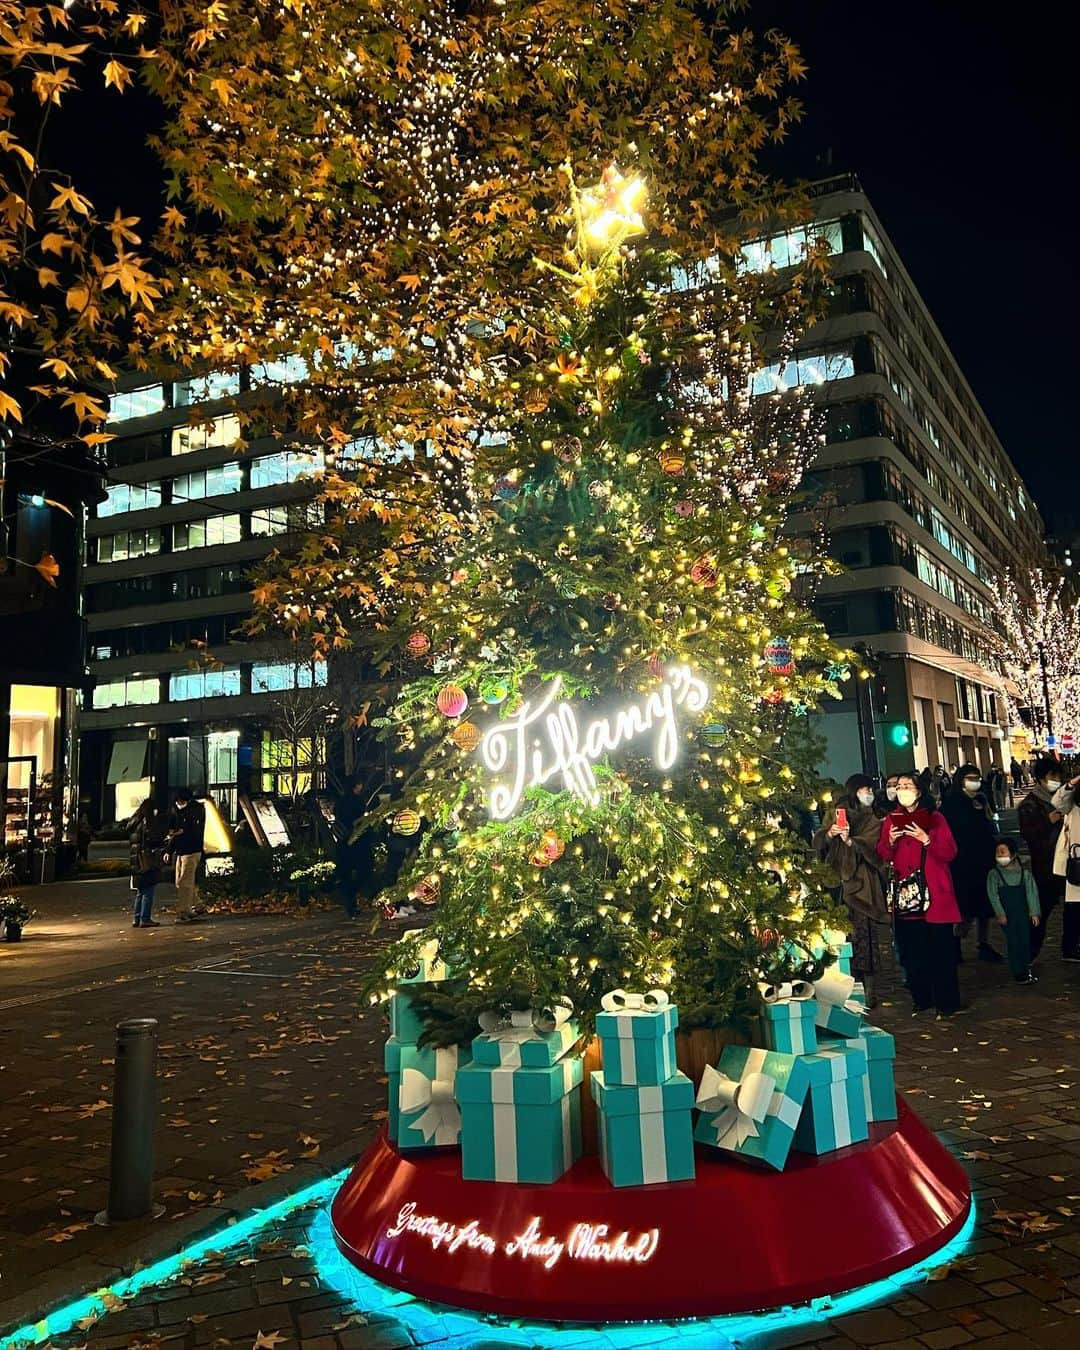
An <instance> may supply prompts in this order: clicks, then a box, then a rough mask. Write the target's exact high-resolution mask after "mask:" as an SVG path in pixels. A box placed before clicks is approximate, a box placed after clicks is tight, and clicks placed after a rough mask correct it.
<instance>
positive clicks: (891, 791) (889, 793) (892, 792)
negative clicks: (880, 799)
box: [885, 787, 896, 802]
mask: <svg viewBox="0 0 1080 1350" xmlns="http://www.w3.org/2000/svg"><path fill="white" fill-rule="evenodd" d="M885 796H886V797H887V798H888V800H889V801H891V802H894V801H896V788H894V787H887V788H886V789H885Z"/></svg>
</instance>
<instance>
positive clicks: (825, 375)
mask: <svg viewBox="0 0 1080 1350" xmlns="http://www.w3.org/2000/svg"><path fill="white" fill-rule="evenodd" d="M854 374H855V359H854V357H853V356H852V354H851V352H850V351H849V350H846V349H837V350H834V351H831V352H805V353H803V355H801V356H798V357H794V356H793V357H792V358H791V360H790V361H787V362H785V363H784V364H783V365H780V364H779V363H778V362H777V363H774V364H773V365H771V366H764V367H762V369H761V370H756V371H755V372H754V374H753V377H752V382H751V392H752V393H754V394H775V393H778V392H780V391H781V390H784V389H794V388H796V387H797V386H798V385H804V384H826V383H829V382H831V381H833V380H846V379H850V378H851V377H852V376H853V375H854Z"/></svg>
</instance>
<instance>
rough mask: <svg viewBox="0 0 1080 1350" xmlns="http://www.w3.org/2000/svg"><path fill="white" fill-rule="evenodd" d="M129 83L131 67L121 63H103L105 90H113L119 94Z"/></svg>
mask: <svg viewBox="0 0 1080 1350" xmlns="http://www.w3.org/2000/svg"><path fill="white" fill-rule="evenodd" d="M130 83H131V67H130V66H125V65H124V64H123V63H122V62H121V61H115V60H114V61H106V63H105V88H106V89H108V88H110V87H111V88H113V89H116V90H118V91H119V92H120V93H121V94H122V93H123V92H124V89H125V88H126V87H127V85H129V84H130Z"/></svg>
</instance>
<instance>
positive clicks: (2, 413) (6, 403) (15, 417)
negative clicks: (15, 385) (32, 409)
mask: <svg viewBox="0 0 1080 1350" xmlns="http://www.w3.org/2000/svg"><path fill="white" fill-rule="evenodd" d="M9 417H10V418H11V420H12V421H13V422H21V421H22V409H21V408H20V407H19V405H18V403H16V401H15V400H14V399H13V398H12V397H11V395H10V394H5V393H4V391H3V390H2V389H0V421H3V420H6V419H7V418H9Z"/></svg>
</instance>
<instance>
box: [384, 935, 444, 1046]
mask: <svg viewBox="0 0 1080 1350" xmlns="http://www.w3.org/2000/svg"><path fill="white" fill-rule="evenodd" d="M423 934H424V930H423V929H422V928H414V929H412V930H411V931H410V932H408V933H405V934H403V935H402V939H401V940H402V942H405V941H406V940H407V939H409V938H421V939H423ZM449 978H450V971H449V969H448V968H447V966H446V963H445V962H444V961H442V960H440V958H439V947H438V943H437V942H436V941H435V939H434V938H428V939H426V940H423V941H421V942H420V945H419V949H418V952H417V957H416V962H415V964H414V965H413V966H412V967H410V969H409V970H407V971H406V972H405V973H404V974H401V975H398V976H397V977H396V979H395V980H394V988H395V992H394V993H393V994H391V996H390V1035H391V1037H393V1038H394V1039H396V1040H399V1041H418V1040H419V1039H420V1037H421V1036H422V1035H423V1033H424V1023H423V1022H422V1021H421V1020H420V1018H419V1017H418V1016H417V1013H416V1010H415V1008H414V1007H413V1001H412V994H414V993H420V992H421V990H420V989H419V988H418V986H419V985H425V984H434V983H436V982H437V981H438V980H446V979H449Z"/></svg>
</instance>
